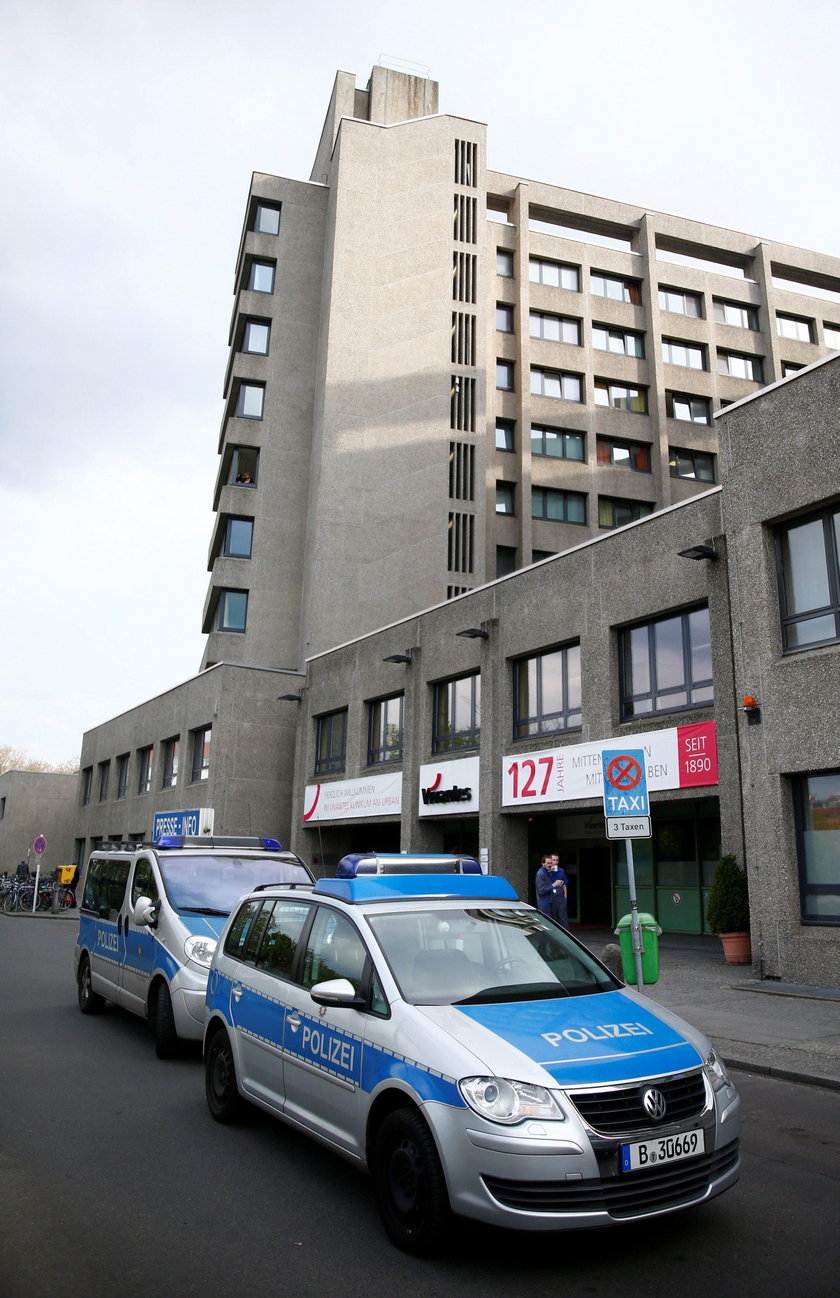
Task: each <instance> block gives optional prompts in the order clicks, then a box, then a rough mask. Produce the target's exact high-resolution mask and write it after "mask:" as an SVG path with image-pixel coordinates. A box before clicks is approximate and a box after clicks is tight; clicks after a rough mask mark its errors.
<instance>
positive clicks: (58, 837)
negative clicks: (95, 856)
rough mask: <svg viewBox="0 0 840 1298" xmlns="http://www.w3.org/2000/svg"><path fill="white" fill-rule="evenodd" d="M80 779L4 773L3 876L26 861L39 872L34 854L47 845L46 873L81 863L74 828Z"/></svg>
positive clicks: (0, 817) (0, 814)
mask: <svg viewBox="0 0 840 1298" xmlns="http://www.w3.org/2000/svg"><path fill="white" fill-rule="evenodd" d="M78 786H79V777H78V775H77V774H76V772H75V771H74V772H71V773H69V774H67V773H64V772H58V771H16V770H12V771H4V772H3V773H2V774H0V870H8V872H9V873H10V874H13V873H14V871H15V869H16V867H17V864H18V862H19V861H21V860H28V861H29V866H30V869H31V870H33V871H34V870H35V866H36V857H35V853H34V852H33V850H32V844H33V843H34V842H35V839H36V838H37V837H38V836H39V835H41V836H42V837H43V838H45V839H46V840H47V849H46V851H45V852H44V853H43V858H42V868H43V870H44V872H49V871H51V870H54V869H55V867H56V866H57V865H70V864H71V863H73V864H74V863H75V862H76V860H77V851H76V845H75V843H74V830H73V824H74V820H75V814H76V797H77V790H78Z"/></svg>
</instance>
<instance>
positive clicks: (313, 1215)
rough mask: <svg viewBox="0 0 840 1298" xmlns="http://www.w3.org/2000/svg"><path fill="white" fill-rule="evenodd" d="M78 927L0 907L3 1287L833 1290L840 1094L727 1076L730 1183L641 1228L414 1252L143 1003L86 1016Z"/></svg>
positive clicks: (183, 1291) (476, 1229)
mask: <svg viewBox="0 0 840 1298" xmlns="http://www.w3.org/2000/svg"><path fill="white" fill-rule="evenodd" d="M74 941H75V925H74V924H71V923H69V922H64V921H53V920H50V919H43V920H41V919H33V920H27V919H16V918H14V917H0V988H2V993H1V994H0V1132H1V1133H2V1138H0V1294H2V1295H3V1298H77V1295H78V1298H82V1296H84V1298H158V1296H159V1295H171V1296H172V1298H206V1296H207V1295H208V1294H209V1295H212V1296H213V1298H251V1295H260V1298H263V1296H264V1298H269V1296H271V1298H275V1295H283V1298H303V1296H304V1295H310V1294H311V1295H318V1298H323V1295H330V1294H332V1295H336V1296H337V1298H356V1295H359V1298H361V1296H362V1295H364V1296H365V1298H379V1296H380V1295H382V1296H383V1298H384V1296H385V1295H388V1298H393V1295H395V1294H396V1295H399V1298H414V1295H418V1298H419V1296H420V1295H422V1298H444V1296H445V1298H449V1296H450V1295H457V1298H478V1296H479V1295H481V1298H496V1296H497V1295H498V1296H501V1295H506V1296H509V1295H519V1294H522V1295H525V1294H528V1295H529V1298H530V1295H541V1294H543V1293H551V1294H553V1293H555V1292H558V1291H559V1292H561V1293H562V1294H563V1295H564V1296H567V1298H568V1296H570V1295H575V1296H577V1295H581V1296H584V1295H586V1296H587V1298H589V1296H590V1295H604V1296H605V1298H606V1296H607V1295H609V1296H610V1298H615V1296H616V1295H627V1296H628V1298H629V1296H631V1295H644V1298H674V1296H675V1295H686V1298H688V1296H690V1295H692V1294H694V1293H703V1292H708V1293H711V1294H714V1295H715V1298H744V1296H745V1295H746V1294H749V1295H752V1294H756V1295H761V1298H775V1296H776V1295H779V1298H781V1296H782V1295H784V1298H790V1294H791V1293H792V1292H795V1293H801V1294H803V1295H807V1298H835V1296H836V1295H837V1293H838V1288H839V1287H840V1281H838V1266H839V1265H840V1232H838V1229H837V1203H838V1201H840V1157H838V1155H840V1094H838V1093H835V1092H831V1091H824V1090H818V1089H816V1088H811V1087H806V1086H799V1085H796V1084H793V1083H790V1082H783V1081H776V1080H771V1079H769V1078H764V1077H753V1076H750V1075H748V1074H744V1073H741V1074H738V1075H737V1078H736V1080H737V1083H738V1086H739V1089H740V1091H741V1095H742V1099H743V1101H744V1104H745V1109H746V1124H745V1133H744V1139H743V1153H744V1158H743V1171H742V1179H741V1181H740V1183H739V1184H738V1185H737V1186H736V1187H735V1189H733V1190H731V1191H730V1192H729V1193H728V1194H726V1195H724V1196H722V1197H721V1198H720V1199H717V1200H715V1201H713V1202H712V1203H710V1204H708V1205H706V1206H704V1207H701V1208H699V1209H693V1210H690V1211H688V1212H682V1213H675V1214H673V1215H671V1216H668V1217H663V1218H660V1219H659V1220H657V1221H655V1222H651V1223H648V1224H645V1225H643V1226H632V1227H631V1226H627V1227H620V1228H617V1229H615V1230H610V1231H592V1232H580V1233H576V1234H555V1235H521V1234H515V1233H512V1232H505V1231H499V1230H490V1229H487V1228H485V1227H481V1226H478V1225H473V1224H471V1223H468V1222H462V1223H461V1224H460V1225H459V1227H458V1229H457V1231H456V1232H455V1235H454V1237H453V1241H452V1243H451V1245H450V1246H449V1247H448V1249H447V1251H446V1252H445V1253H444V1254H443V1255H441V1256H440V1257H438V1258H436V1259H435V1260H432V1261H417V1260H415V1259H412V1258H409V1257H406V1256H404V1255H402V1254H401V1253H399V1252H398V1251H397V1250H395V1249H394V1248H393V1247H392V1246H391V1244H390V1243H389V1242H388V1241H387V1239H386V1238H385V1236H384V1234H383V1232H382V1230H381V1228H380V1226H379V1222H378V1218H377V1216H376V1213H375V1211H374V1208H373V1205H372V1202H371V1199H370V1195H369V1187H368V1183H367V1180H366V1178H365V1177H363V1176H361V1175H360V1174H359V1173H358V1172H356V1171H355V1170H354V1169H353V1168H351V1167H349V1166H348V1165H346V1164H345V1163H343V1162H342V1161H341V1160H340V1159H338V1158H336V1157H334V1156H333V1155H331V1154H330V1153H328V1152H327V1151H325V1150H322V1149H320V1148H319V1147H318V1146H317V1145H315V1144H314V1143H312V1142H311V1141H309V1140H307V1139H306V1138H305V1137H303V1136H300V1135H298V1134H296V1133H295V1132H292V1131H290V1130H288V1129H287V1128H285V1127H284V1126H283V1125H282V1124H281V1123H279V1122H277V1121H275V1120H273V1119H271V1118H269V1117H268V1116H266V1115H263V1114H260V1113H257V1112H255V1113H254V1115H253V1118H252V1120H251V1121H250V1122H248V1123H247V1124H246V1125H245V1126H241V1127H235V1128H226V1127H220V1126H218V1125H217V1124H216V1123H214V1122H213V1121H212V1120H211V1118H210V1117H209V1115H208V1113H207V1111H206V1106H205V1101H204V1093H203V1072H202V1066H201V1061H200V1057H199V1054H198V1052H197V1050H196V1051H195V1052H193V1053H191V1054H189V1055H188V1056H187V1057H186V1058H183V1059H180V1060H175V1061H172V1062H167V1063H162V1062H160V1061H158V1060H157V1059H156V1058H155V1054H154V1049H153V1045H152V1041H151V1037H150V1035H149V1033H148V1031H147V1029H146V1027H145V1025H144V1024H142V1023H141V1022H140V1021H139V1020H138V1019H134V1018H132V1017H130V1016H129V1015H127V1014H124V1013H122V1012H120V1011H118V1010H110V1011H108V1012H107V1013H105V1014H104V1015H102V1016H101V1017H99V1018H86V1017H84V1016H83V1015H82V1014H80V1013H79V1011H78V1009H77V1007H76V998H75V984H74V982H73V974H72V949H73V944H74Z"/></svg>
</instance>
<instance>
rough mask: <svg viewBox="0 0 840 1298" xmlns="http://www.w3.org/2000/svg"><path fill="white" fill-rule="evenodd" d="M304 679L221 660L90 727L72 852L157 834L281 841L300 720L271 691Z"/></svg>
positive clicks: (80, 856) (80, 855) (295, 686)
mask: <svg viewBox="0 0 840 1298" xmlns="http://www.w3.org/2000/svg"><path fill="white" fill-rule="evenodd" d="M302 680H303V676H302V674H301V673H295V672H278V671H274V670H272V669H271V668H258V667H242V666H239V665H235V664H232V663H219V664H218V665H217V666H215V667H213V668H211V669H209V670H207V671H203V672H201V673H200V674H199V675H198V676H194V677H192V678H191V679H190V680H188V681H185V682H184V683H183V684H181V685H176V686H174V687H173V688H172V689H171V690H167V691H166V692H165V693H164V694H161V695H159V696H158V697H157V698H154V699H150V700H148V701H147V702H145V703H141V704H139V705H138V706H137V707H136V708H132V709H130V711H128V712H124V713H122V714H121V715H120V716H117V717H113V718H112V719H111V720H110V721H106V722H105V723H104V724H103V725H101V726H97V727H96V728H95V729H94V730H89V731H87V733H86V734H85V735H84V738H83V740H82V757H81V772H80V776H79V778H78V780H77V786H78V792H77V804H78V805H77V810H76V817H75V821H76V830H75V855H74V859H75V860H77V861H78V862H79V863H82V862H84V860H85V859H86V857H87V854H88V853H89V852H90V851H91V850H92V849H93V848H94V847H98V846H99V844H100V843H101V842H102V841H103V840H104V841H115V842H131V841H138V842H142V841H143V840H146V841H148V840H150V839H151V838H153V837H156V836H157V834H159V833H189V834H197V833H208V834H210V833H213V832H214V831H215V833H217V834H262V835H268V836H270V837H277V836H279V835H280V834H282V835H283V839H284V841H285V842H288V832H289V821H290V808H291V792H292V790H291V785H292V773H293V762H294V750H295V730H296V721H297V719H296V717H295V716H294V714H292V713H290V712H289V710H288V706H287V705H283V704H280V703H278V696H279V695H280V694H282V693H283V692H284V691H287V692H290V691H292V690H299V689H300V686H301V683H302ZM74 778H75V777H74Z"/></svg>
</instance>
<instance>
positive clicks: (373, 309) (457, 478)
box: [204, 67, 840, 668]
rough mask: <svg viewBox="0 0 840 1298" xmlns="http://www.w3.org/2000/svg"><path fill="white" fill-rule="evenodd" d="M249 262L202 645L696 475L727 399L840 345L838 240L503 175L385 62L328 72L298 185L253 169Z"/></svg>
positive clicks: (336, 603) (560, 539)
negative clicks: (813, 246) (740, 228)
mask: <svg viewBox="0 0 840 1298" xmlns="http://www.w3.org/2000/svg"><path fill="white" fill-rule="evenodd" d="M234 284H235V298H234V309H233V314H232V318H231V327H230V360H229V363H228V367H227V373H226V376H225V386H224V397H225V408H224V415H223V419H222V426H221V432H220V443H219V449H220V468H219V475H218V482H217V487H216V497H215V502H214V503H215V509H216V513H217V523H216V527H215V531H214V534H213V539H212V543H211V547H210V556H209V567H210V572H211V577H210V582H209V587H208V594H207V600H206V605H205V611H204V629H205V631H206V632H207V635H208V639H207V646H206V653H205V658H204V662H205V665H207V664H210V663H215V662H219V661H224V660H226V659H230V658H231V657H234V658H235V659H236V660H237V661H241V662H245V663H249V664H253V665H258V666H273V667H279V668H286V667H290V666H292V667H297V666H300V664H301V662H302V661H303V659H304V657H305V656H306V654H307V653H318V652H321V651H322V650H324V649H327V648H329V647H331V646H332V645H334V644H335V643H336V641H337V640H340V639H343V638H346V637H348V636H355V635H360V634H363V633H364V632H366V631H369V630H371V629H372V628H373V627H375V626H378V625H381V624H382V623H383V622H385V621H389V620H392V619H393V618H397V617H404V616H408V615H410V614H411V613H413V612H414V611H416V610H417V609H420V608H426V607H429V606H430V605H432V604H436V603H438V602H440V601H441V600H443V599H446V598H447V597H450V596H453V595H456V594H459V593H461V592H462V591H464V590H468V589H471V588H473V587H475V586H478V585H481V584H483V583H484V582H486V581H489V580H491V579H492V578H494V577H496V576H497V575H503V574H505V573H508V572H511V571H513V570H515V569H517V568H520V567H522V566H524V565H527V564H529V563H531V562H532V561H533V560H535V559H540V558H542V557H544V556H545V555H547V554H552V553H557V552H559V551H562V550H565V549H568V548H569V547H570V546H573V545H577V544H578V543H579V542H580V541H581V540H583V539H585V538H586V537H588V536H595V535H598V534H600V533H601V532H603V531H604V530H608V529H610V528H612V527H614V526H616V525H620V524H623V523H626V522H629V521H631V520H632V519H634V518H637V517H642V516H644V515H646V514H648V513H650V512H652V511H654V510H657V509H662V508H666V507H668V506H669V505H672V504H677V503H679V502H681V501H683V500H685V499H687V498H688V497H690V496H692V495H694V494H695V493H696V492H698V491H701V490H705V489H706V488H707V487H708V486H710V485H712V484H714V483H716V482H718V481H719V480H720V474H719V466H718V461H717V439H716V436H715V430H714V425H713V420H712V416H713V413H714V412H715V411H716V410H718V409H719V408H720V407H721V406H723V405H725V404H726V403H728V402H732V401H737V400H739V399H741V398H742V397H744V396H746V395H749V394H750V393H752V392H754V391H756V390H757V389H758V388H760V387H761V386H763V385H764V384H766V383H770V382H773V381H775V380H777V379H779V378H781V377H783V376H785V375H786V374H789V373H792V372H794V371H795V370H796V368H797V367H801V366H802V365H803V364H807V363H810V362H811V361H813V360H814V359H816V358H817V357H818V356H819V355H822V354H825V353H826V352H829V351H832V350H835V349H836V348H837V347H840V301H838V300H837V296H836V295H837V294H840V259H838V258H837V257H829V256H822V255H818V254H815V253H811V252H807V251H804V250H802V249H797V248H791V247H787V246H785V245H781V244H777V243H773V242H770V241H768V240H765V239H761V238H759V237H758V236H754V235H748V234H740V233H738V232H736V231H732V230H725V229H720V228H717V227H712V226H708V225H704V224H701V223H699V222H697V221H694V220H690V219H689V220H686V219H682V218H679V217H674V216H669V215H667V214H663V213H659V212H651V211H647V210H645V209H643V208H639V207H635V206H632V205H629V204H626V203H622V202H618V201H614V200H611V199H604V198H596V197H593V196H591V195H588V194H581V193H577V192H575V191H573V190H569V189H565V188H562V187H560V186H558V185H556V184H551V183H547V182H545V181H530V180H526V179H523V178H521V177H518V176H513V175H507V174H503V173H501V172H498V171H493V170H492V169H490V167H489V166H488V162H487V128H486V127H485V126H484V125H483V124H481V123H479V122H474V121H470V120H467V119H464V118H459V117H453V116H449V115H446V114H441V113H439V112H438V87H437V84H436V83H434V82H432V81H428V80H426V79H423V78H419V77H412V76H409V75H406V74H405V73H403V72H397V71H394V70H391V69H389V68H384V67H376V68H374V69H373V72H372V74H371V78H370V81H369V83H368V86H367V89H365V90H358V89H357V88H356V84H355V77H353V76H352V75H350V74H348V73H344V72H340V73H339V74H338V75H337V77H336V81H335V86H334V89H333V94H332V98H331V101H330V105H329V109H328V112H327V117H326V121H325V124H324V130H323V134H322V136H321V140H320V143H319V146H318V149H317V153H316V158H315V163H314V166H313V169H312V174H311V177H310V179H309V181H308V182H301V181H297V180H290V179H286V178H283V177H279V176H272V175H266V174H262V173H257V174H255V175H254V177H253V180H252V184H251V189H250V192H249V195H248V201H247V205H246V212H245V221H244V226H243V231H242V239H241V243H240V248H239V254H238V258H237V262H236V268H235V281H234ZM826 291H827V292H828V296H824V297H822V298H819V297H814V296H813V293H814V292H821V293H825V292H826ZM832 291H833V293H834V294H835V298H834V300H832V298H831V296H830V295H831V292H832ZM246 475H247V476H248V479H249V480H248V481H247V482H246V481H244V480H243V479H244V478H245V477H246ZM232 644H233V646H234V647H233V650H232V648H231V646H232Z"/></svg>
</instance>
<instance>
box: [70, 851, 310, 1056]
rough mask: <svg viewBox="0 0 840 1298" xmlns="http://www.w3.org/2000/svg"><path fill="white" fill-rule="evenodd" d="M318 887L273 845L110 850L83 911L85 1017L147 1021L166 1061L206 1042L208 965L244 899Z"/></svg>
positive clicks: (78, 959) (93, 868)
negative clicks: (185, 1044) (263, 888)
mask: <svg viewBox="0 0 840 1298" xmlns="http://www.w3.org/2000/svg"><path fill="white" fill-rule="evenodd" d="M296 880H303V881H306V882H308V883H311V882H312V875H311V874H310V872H309V870H308V869H307V867H306V866H305V865H304V863H303V861H301V859H300V857H299V856H297V855H296V854H295V853H294V852H289V851H284V850H283V848H282V847H281V845H280V843H278V842H277V840H276V839H274V838H251V837H248V838H219V837H206V836H201V837H194V836H193V837H190V836H188V835H187V836H185V835H180V834H173V835H168V836H165V837H163V838H159V839H157V840H156V841H155V842H154V843H110V844H105V845H103V846H102V847H101V848H98V849H97V850H96V851H95V852H94V853H93V855H92V856H91V858H90V861H89V863H88V868H87V871H86V873H85V886H84V893H83V896H82V903H81V906H80V908H79V936H78V940H77V942H76V950H75V963H76V984H77V988H78V999H79V1009H80V1010H81V1011H82V1013H83V1014H98V1013H100V1012H101V1011H102V1010H103V1009H104V1008H105V1005H106V1004H107V1003H108V1002H110V1003H112V1004H114V1005H120V1006H122V1008H123V1009H127V1010H130V1011H131V1012H132V1013H133V1014H139V1015H140V1016H141V1017H142V1018H145V1019H148V1020H149V1022H150V1023H151V1024H152V1026H153V1028H154V1032H155V1049H156V1051H157V1055H158V1057H159V1058H160V1059H168V1058H171V1056H172V1055H174V1054H177V1052H178V1049H179V1046H180V1043H181V1041H200V1040H201V1036H202V1030H203V1026H204V996H205V991H206V988H207V974H208V971H209V968H210V958H211V956H212V954H213V949H214V947H215V945H216V940H217V938H218V936H219V933H220V931H221V928H222V925H223V924H224V922H225V920H226V919H227V917H228V915H229V914H230V912H231V908H232V907H233V906H235V905H236V903H237V901H238V900H239V898H240V897H241V896H242V894H243V893H247V892H253V890H254V889H255V888H256V887H257V886H258V885H259V884H260V883H286V882H294V881H296Z"/></svg>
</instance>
